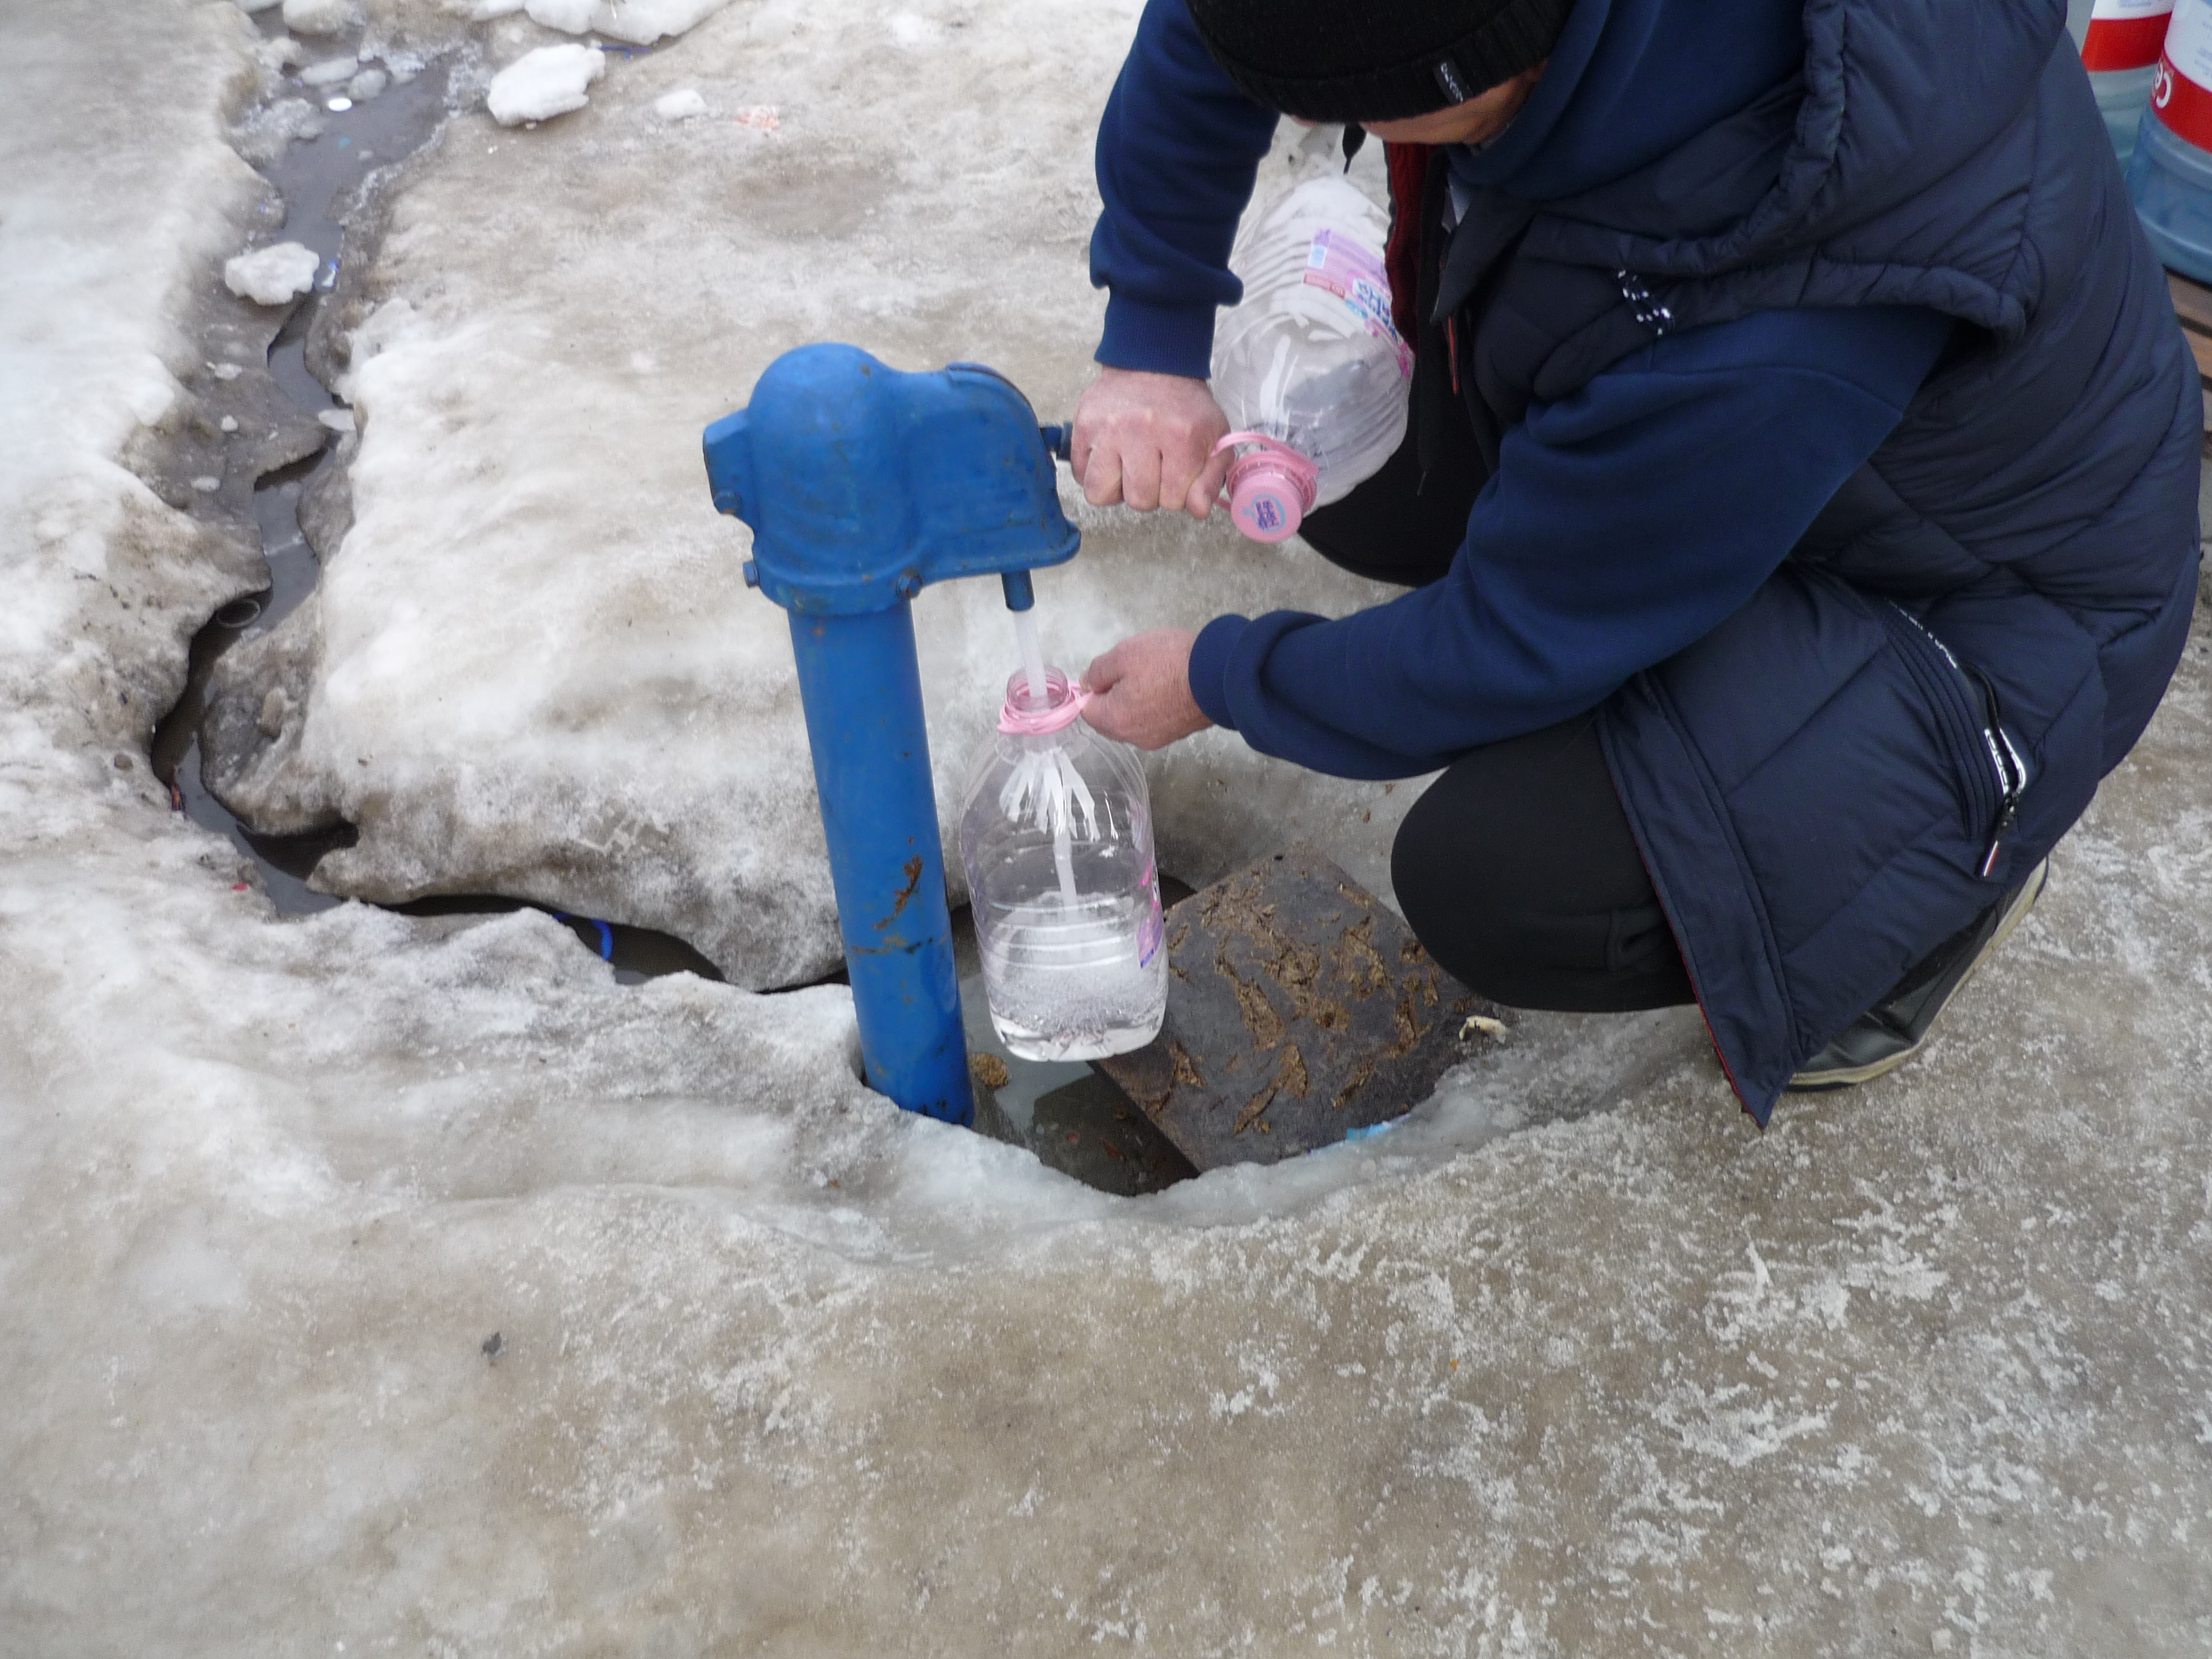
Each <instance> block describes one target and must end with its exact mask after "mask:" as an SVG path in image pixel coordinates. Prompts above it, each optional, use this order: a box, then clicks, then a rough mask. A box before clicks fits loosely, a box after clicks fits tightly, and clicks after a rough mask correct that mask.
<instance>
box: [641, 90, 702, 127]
mask: <svg viewBox="0 0 2212 1659" xmlns="http://www.w3.org/2000/svg"><path fill="white" fill-rule="evenodd" d="M706 112H707V100H705V99H704V98H702V97H701V96H700V95H699V94H697V93H696V91H694V90H693V89H692V88H690V87H685V88H683V89H682V90H681V91H678V92H671V93H665V94H662V95H661V96H660V97H659V98H656V99H654V100H653V113H654V114H655V115H658V116H659V118H661V119H662V120H664V121H689V120H691V119H693V118H695V117H697V116H701V115H704V114H705V113H706Z"/></svg>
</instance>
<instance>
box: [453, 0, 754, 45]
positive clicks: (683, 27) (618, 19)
mask: <svg viewBox="0 0 2212 1659" xmlns="http://www.w3.org/2000/svg"><path fill="white" fill-rule="evenodd" d="M729 3H730V0H619V3H615V0H527V3H526V5H525V6H524V7H523V9H524V10H526V11H527V12H528V13H529V14H530V18H531V21H532V22H535V23H539V24H542V25H543V26H544V27H547V28H549V29H559V30H560V31H561V32H562V33H564V34H584V33H599V34H604V35H605V36H606V37H607V38H608V39H609V40H621V41H625V42H627V43H628V44H629V45H631V46H651V45H652V44H653V42H654V41H656V40H662V39H665V38H666V37H667V36H670V35H676V34H683V33H688V32H689V31H690V30H691V29H694V28H696V27H698V26H699V25H700V24H701V23H702V22H703V21H706V19H708V18H709V17H711V16H713V15H714V14H715V13H716V12H718V11H720V10H721V9H722V8H723V7H724V6H726V5H727V4H729ZM479 11H481V7H480V8H479Z"/></svg>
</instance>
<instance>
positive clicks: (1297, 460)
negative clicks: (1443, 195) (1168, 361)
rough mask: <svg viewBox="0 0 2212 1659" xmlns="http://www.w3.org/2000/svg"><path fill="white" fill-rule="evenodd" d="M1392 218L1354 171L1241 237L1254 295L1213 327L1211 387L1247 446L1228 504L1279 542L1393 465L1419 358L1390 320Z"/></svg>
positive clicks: (1240, 253) (1291, 201)
mask: <svg viewBox="0 0 2212 1659" xmlns="http://www.w3.org/2000/svg"><path fill="white" fill-rule="evenodd" d="M1389 230H1390V226H1389V220H1388V218H1387V217H1385V216H1384V214H1383V210H1382V209H1380V208H1379V207H1377V206H1376V204H1374V203H1373V202H1372V201H1370V200H1369V199H1368V197H1367V196H1366V195H1365V194H1364V192H1363V191H1360V190H1359V189H1358V186H1356V185H1352V184H1351V183H1349V182H1348V181H1346V180H1345V179H1338V178H1322V179H1310V180H1308V181H1307V182H1306V183H1304V184H1303V185H1298V186H1297V188H1296V189H1294V190H1292V191H1290V192H1289V193H1288V194H1286V195H1285V196H1284V197H1283V198H1282V199H1281V200H1280V201H1279V202H1277V203H1276V204H1274V205H1273V207H1271V208H1269V209H1268V210H1267V212H1265V213H1264V214H1262V215H1261V216H1260V217H1259V218H1258V219H1256V220H1255V221H1254V222H1252V223H1251V224H1250V225H1249V227H1247V228H1246V229H1245V231H1244V233H1243V234H1242V235H1240V236H1239V237H1238V238H1237V246H1236V248H1235V250H1234V251H1233V252H1231V254H1230V258H1229V263H1230V267H1231V270H1234V271H1235V272H1236V273H1237V276H1238V277H1239V278H1240V279H1241V280H1242V281H1243V284H1244V298H1243V301H1241V302H1240V303H1239V304H1238V305H1237V307H1235V308H1233V309H1232V310H1231V311H1230V312H1228V313H1226V314H1225V315H1224V316H1223V317H1222V319H1221V321H1220V324H1219V325H1218V327H1217V328H1216V329H1215V330H1214V335H1213V396H1214V399H1215V401H1216V402H1218V404H1220V405H1221V411H1222V413H1223V414H1225V415H1226V416H1228V417H1229V424H1230V427H1231V432H1230V435H1228V436H1227V437H1226V438H1224V439H1223V440H1222V444H1223V446H1225V447H1226V446H1233V447H1235V448H1236V449H1237V461H1236V464H1235V465H1234V466H1233V467H1232V468H1231V471H1230V474H1229V499H1230V513H1231V519H1232V520H1234V522H1235V523H1236V526H1237V528H1238V529H1239V530H1241V531H1243V532H1244V533H1245V534H1246V535H1247V536H1249V537H1251V538H1253V539H1254V540H1255V541H1261V542H1279V541H1281V540H1282V539H1283V538H1285V536H1288V535H1290V534H1291V532H1294V531H1296V530H1297V527H1298V526H1299V524H1300V523H1301V522H1302V521H1303V520H1304V517H1305V515H1306V514H1307V513H1310V512H1311V511H1312V510H1313V509H1314V508H1315V507H1325V506H1327V505H1328V503H1329V502H1331V501H1337V500H1340V499H1341V498H1342V497H1343V496H1345V495H1348V494H1349V493H1350V492H1351V491H1352V489H1353V487H1354V486H1356V485H1358V484H1360V483H1364V482H1365V481H1366V480H1367V479H1368V478H1370V477H1373V476H1374V475H1375V473H1376V472H1377V471H1380V470H1381V468H1382V465H1383V463H1384V462H1385V461H1387V460H1389V459H1390V457H1391V454H1392V453H1394V452H1395V450H1396V449H1397V447H1398V446H1399V444H1400V443H1401V442H1402V441H1404V439H1405V436H1406V399H1407V383H1408V381H1410V380H1411V379H1412V378H1413V353H1412V352H1411V351H1409V350H1408V349H1407V347H1406V343H1405V342H1404V341H1403V340H1401V339H1400V338H1399V337H1398V331H1397V329H1396V327H1395V325H1393V324H1392V322H1391V320H1390V283H1389V276H1388V275H1387V273H1386V272H1385V270H1384V268H1383V245H1384V243H1385V241H1386V240H1387V239H1388V238H1389Z"/></svg>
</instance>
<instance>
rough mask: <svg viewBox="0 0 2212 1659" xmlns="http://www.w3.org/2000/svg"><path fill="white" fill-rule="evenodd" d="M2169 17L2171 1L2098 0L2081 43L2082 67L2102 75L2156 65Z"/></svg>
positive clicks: (2163, 42) (2171, 10) (2171, 13)
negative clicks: (2085, 36) (2110, 71)
mask: <svg viewBox="0 0 2212 1659" xmlns="http://www.w3.org/2000/svg"><path fill="white" fill-rule="evenodd" d="M2172 15H2173V0H2097V6H2096V9H2095V10H2094V11H2093V12H2092V13H2091V14H2090V16H2089V36H2088V39H2087V40H2084V41H2082V43H2081V65H2082V67H2083V68H2084V69H2087V70H2090V71H2092V72H2093V73H2095V74H2099V75H2101V74H2103V73H2105V72H2106V70H2131V69H2141V68H2142V67H2143V66H2144V65H2145V64H2155V63H2156V62H2157V61H2158V50H2159V48H2160V46H2163V45H2164V44H2165V42H2166V20H2167V19H2168V18H2170V17H2171V16H2172Z"/></svg>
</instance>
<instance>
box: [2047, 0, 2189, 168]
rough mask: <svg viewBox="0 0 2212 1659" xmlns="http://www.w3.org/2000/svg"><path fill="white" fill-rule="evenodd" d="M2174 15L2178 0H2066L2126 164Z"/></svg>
mask: <svg viewBox="0 0 2212 1659" xmlns="http://www.w3.org/2000/svg"><path fill="white" fill-rule="evenodd" d="M2172 13H2173V0H2067V6H2066V27H2067V28H2068V29H2069V30H2070V31H2072V33H2073V36H2074V44H2075V46H2076V47H2077V48H2078V49H2079V50H2080V52H2081V66H2082V67H2083V68H2084V69H2086V70H2088V71H2089V88H2090V90H2091V91H2093V92H2094V93H2095V94H2097V107H2098V108H2099V109H2100V110H2101V111H2102V112H2104V117H2105V131H2106V133H2107V134H2108V135H2109V136H2110V137H2111V138H2112V149H2114V150H2115V151H2116V152H2117V153H2118V155H2119V158H2120V164H2121V165H2122V166H2123V167H2124V166H2125V165H2127V161H2128V158H2129V157H2130V155H2132V154H2133V153H2134V150H2135V147H2136V128H2137V127H2138V126H2139V125H2142V116H2143V106H2145V105H2146V104H2148V102H2149V101H2150V91H2151V82H2152V81H2153V80H2154V78H2155V77H2156V76H2157V73H2158V54H2159V49H2160V47H2161V46H2163V45H2164V44H2165V42H2166V22H2167V20H2168V19H2169V18H2170V17H2171V16H2172Z"/></svg>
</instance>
